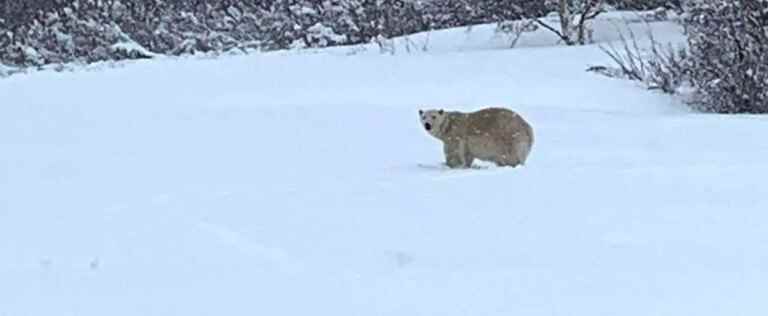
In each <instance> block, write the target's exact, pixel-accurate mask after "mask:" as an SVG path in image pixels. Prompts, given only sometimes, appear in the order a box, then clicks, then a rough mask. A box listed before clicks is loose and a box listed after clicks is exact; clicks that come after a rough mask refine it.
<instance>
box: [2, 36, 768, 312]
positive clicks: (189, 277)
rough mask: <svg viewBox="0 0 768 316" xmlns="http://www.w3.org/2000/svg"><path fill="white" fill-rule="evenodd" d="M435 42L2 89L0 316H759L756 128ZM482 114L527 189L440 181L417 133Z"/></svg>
mask: <svg viewBox="0 0 768 316" xmlns="http://www.w3.org/2000/svg"><path fill="white" fill-rule="evenodd" d="M654 27H655V28H656V29H657V30H660V32H661V33H663V34H661V35H664V36H667V37H666V38H670V39H674V38H677V40H679V35H676V34H675V29H674V27H673V26H672V25H671V24H668V23H659V24H654ZM482 29H483V28H482V27H479V28H476V29H475V30H474V31H473V32H474V33H473V34H477V35H473V36H472V38H476V37H481V38H482V37H483V36H485V38H492V35H491V32H492V31H491V30H490V29H487V30H486V31H482ZM478 30H480V31H478ZM451 32H453V33H451ZM440 34H442V35H440ZM440 34H437V35H435V34H433V35H432V38H431V40H430V41H431V43H432V44H431V45H435V46H434V47H432V49H430V50H427V51H426V52H421V53H414V54H404V53H396V54H394V55H386V54H384V55H382V54H379V53H377V52H374V51H371V50H370V49H369V50H367V52H369V53H361V52H360V50H361V49H360V48H359V47H358V48H343V50H344V51H346V52H349V51H350V50H351V51H356V52H357V53H355V54H351V55H350V54H338V53H337V52H339V51H342V49H341V48H339V49H329V50H324V51H314V53H313V54H310V53H308V52H304V53H298V54H297V53H272V54H261V55H249V56H230V57H221V58H217V59H194V58H184V59H161V60H155V61H145V62H135V63H128V64H125V67H121V68H116V69H97V71H76V72H66V73H54V72H48V71H44V72H35V73H31V74H25V75H15V76H12V77H9V78H5V79H2V80H0V100H2V103H0V153H2V155H0V192H1V193H2V194H0V315H11V316H17V315H163V316H167V315H398V316H400V315H584V316H594V315H623V316H632V315H638V316H639V315H670V316H672V315H674V316H680V315H762V314H765V313H766V312H768V305H767V304H766V303H765V300H764V299H763V293H765V292H766V291H767V290H768V285H766V284H768V283H767V282H766V281H768V258H767V257H766V255H765V254H766V253H768V246H767V245H768V234H766V229H767V228H768V227H766V225H768V224H766V223H768V213H766V212H765V210H766V209H768V200H766V199H765V198H764V197H765V196H767V195H768V188H766V186H764V185H763V183H764V181H765V180H764V178H765V174H766V172H768V159H767V158H768V146H767V145H766V144H765V142H764V140H763V139H762V137H761V135H765V134H766V133H767V132H768V125H767V124H766V123H767V122H766V120H765V119H764V118H762V117H753V116H717V115H700V114H694V113H691V112H689V111H686V110H685V108H684V107H683V106H682V105H681V104H679V101H677V100H674V99H672V98H670V97H668V96H665V95H661V94H657V93H654V92H649V91H646V90H643V89H641V88H639V87H638V86H637V85H635V84H633V83H631V82H624V81H619V80H612V79H608V78H604V77H600V76H597V75H594V74H591V73H588V72H585V71H584V70H585V69H586V68H587V66H589V65H593V64H607V63H608V62H609V60H608V58H607V57H606V56H604V55H603V54H602V53H601V52H600V50H599V48H598V47H597V46H594V45H591V46H585V47H561V46H540V47H538V48H535V49H514V50H510V49H498V48H501V47H499V44H498V43H496V44H494V42H493V41H492V40H487V41H484V40H474V42H473V43H477V44H472V45H468V46H464V47H463V48H461V47H460V48H459V49H457V48H456V46H455V45H459V44H457V42H456V41H454V40H451V38H453V39H456V38H458V37H461V36H467V35H466V34H467V33H466V31H465V30H460V29H457V30H452V31H451V30H449V31H443V32H442V33H440ZM606 34H610V33H608V32H607V31H606ZM421 36H426V35H421ZM417 37H418V36H417ZM441 37H444V38H446V39H445V40H441V39H440V38H441ZM530 40H531V41H534V40H536V38H531V39H530ZM470 46H471V47H472V48H473V49H470ZM524 46H525V45H524ZM531 46H538V45H531ZM439 47H443V48H444V49H440V48H439ZM489 105H501V106H506V107H509V108H512V109H514V110H516V111H518V112H519V113H521V114H522V115H523V116H524V117H525V118H526V119H527V120H529V121H530V122H531V124H532V125H533V127H534V129H535V132H536V139H537V142H536V144H535V145H534V148H533V152H532V154H531V156H530V159H529V161H528V164H527V166H525V167H523V168H517V169H510V168H495V167H487V168H477V169H472V170H443V169H441V168H440V167H439V166H440V163H441V162H442V151H441V145H440V144H439V143H438V142H437V141H436V140H434V139H432V138H431V137H429V136H428V135H427V134H426V133H425V132H424V131H423V130H422V129H421V127H420V126H419V123H418V115H417V110H418V109H420V108H429V107H445V108H447V109H458V110H473V109H478V108H480V107H485V106H489Z"/></svg>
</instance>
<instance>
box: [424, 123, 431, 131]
mask: <svg viewBox="0 0 768 316" xmlns="http://www.w3.org/2000/svg"><path fill="white" fill-rule="evenodd" d="M424 129H426V130H428V131H430V130H432V124H429V123H424Z"/></svg>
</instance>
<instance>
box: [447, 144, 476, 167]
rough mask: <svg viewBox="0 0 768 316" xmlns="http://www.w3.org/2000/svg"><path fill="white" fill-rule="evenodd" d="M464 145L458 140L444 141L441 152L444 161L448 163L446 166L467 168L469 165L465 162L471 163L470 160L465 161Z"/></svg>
mask: <svg viewBox="0 0 768 316" xmlns="http://www.w3.org/2000/svg"><path fill="white" fill-rule="evenodd" d="M464 147H465V146H464V142H461V141H458V140H451V141H446V142H445V144H444V145H443V152H444V153H445V163H446V164H447V165H448V167H450V168H459V167H464V168H468V167H469V166H468V165H467V163H469V164H472V161H469V162H467V161H466V149H465V148H464Z"/></svg>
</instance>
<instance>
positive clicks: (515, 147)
mask: <svg viewBox="0 0 768 316" xmlns="http://www.w3.org/2000/svg"><path fill="white" fill-rule="evenodd" d="M419 116H420V118H421V125H422V126H423V127H424V129H425V130H427V132H428V133H429V134H430V135H432V136H434V137H435V138H437V139H439V140H441V141H442V142H443V152H444V154H445V160H446V164H447V165H448V167H450V168H469V167H471V166H472V161H474V160H475V159H479V160H483V161H490V162H494V163H496V165H497V166H511V167H516V166H518V165H524V164H525V161H526V159H527V158H528V154H529V153H530V152H531V147H532V146H533V129H532V128H531V126H530V125H529V124H528V122H526V121H525V120H524V119H523V118H522V117H521V116H520V115H519V114H517V113H515V112H514V111H511V110H508V109H504V108H497V107H492V108H486V109H482V110H479V111H476V112H470V113H462V112H447V111H444V110H426V111H425V110H419Z"/></svg>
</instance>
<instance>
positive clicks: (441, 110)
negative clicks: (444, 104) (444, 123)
mask: <svg viewBox="0 0 768 316" xmlns="http://www.w3.org/2000/svg"><path fill="white" fill-rule="evenodd" d="M437 113H439V114H440V115H443V113H445V111H443V109H440V111H438V112H437Z"/></svg>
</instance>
